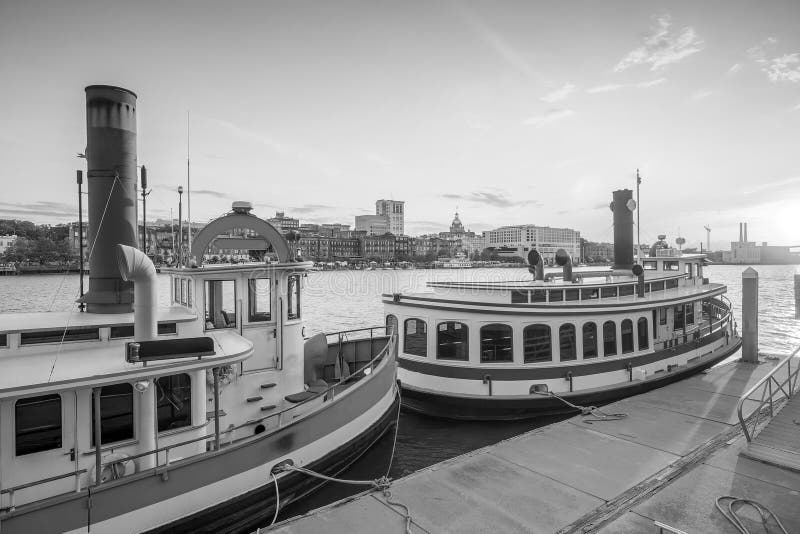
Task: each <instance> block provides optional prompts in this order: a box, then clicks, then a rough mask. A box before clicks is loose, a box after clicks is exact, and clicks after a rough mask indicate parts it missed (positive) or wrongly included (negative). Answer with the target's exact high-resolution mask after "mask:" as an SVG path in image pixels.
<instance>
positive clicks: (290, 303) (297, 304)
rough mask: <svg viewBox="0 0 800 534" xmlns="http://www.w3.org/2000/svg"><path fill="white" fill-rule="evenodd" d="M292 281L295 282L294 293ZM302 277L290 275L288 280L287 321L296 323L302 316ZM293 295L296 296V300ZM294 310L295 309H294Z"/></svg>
mask: <svg viewBox="0 0 800 534" xmlns="http://www.w3.org/2000/svg"><path fill="white" fill-rule="evenodd" d="M292 280H294V281H295V285H294V291H293V290H292ZM301 281H302V276H301V275H299V274H290V275H289V276H288V277H287V278H286V320H287V321H296V320H299V319H300V318H301V317H302V315H303V312H302V306H301V302H302V301H301V288H302V284H301ZM292 294H294V300H292ZM292 308H294V309H292Z"/></svg>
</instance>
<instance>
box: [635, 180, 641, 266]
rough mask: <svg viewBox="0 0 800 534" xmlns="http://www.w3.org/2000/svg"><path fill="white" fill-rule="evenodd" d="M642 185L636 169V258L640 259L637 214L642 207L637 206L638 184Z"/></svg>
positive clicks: (639, 228)
mask: <svg viewBox="0 0 800 534" xmlns="http://www.w3.org/2000/svg"><path fill="white" fill-rule="evenodd" d="M641 183H642V177H641V176H639V169H636V258H637V259H640V258H641V256H642V240H641V239H640V230H641V227H640V226H639V214H640V213H641V211H642V206H641V205H640V204H639V184H641Z"/></svg>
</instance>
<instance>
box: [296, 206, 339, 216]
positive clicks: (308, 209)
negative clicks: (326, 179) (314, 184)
mask: <svg viewBox="0 0 800 534" xmlns="http://www.w3.org/2000/svg"><path fill="white" fill-rule="evenodd" d="M332 209H335V208H334V206H328V205H326V204H304V205H303V206H295V207H292V208H291V210H292V211H293V212H294V213H301V214H305V213H314V212H315V211H325V210H332Z"/></svg>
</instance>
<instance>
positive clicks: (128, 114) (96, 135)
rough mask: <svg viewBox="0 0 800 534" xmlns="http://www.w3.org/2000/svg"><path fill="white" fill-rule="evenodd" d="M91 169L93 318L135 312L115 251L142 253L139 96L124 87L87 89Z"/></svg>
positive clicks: (90, 307)
mask: <svg viewBox="0 0 800 534" xmlns="http://www.w3.org/2000/svg"><path fill="white" fill-rule="evenodd" d="M86 163H87V166H88V173H87V177H88V180H87V181H88V184H89V229H88V236H87V237H88V243H89V291H88V292H87V293H86V295H84V297H83V302H85V303H86V304H87V305H88V309H87V311H89V312H90V313H128V312H130V311H132V310H133V285H132V284H131V282H126V281H125V280H124V279H123V278H122V277H121V276H120V272H119V270H118V268H117V261H116V254H115V253H114V250H113V247H115V246H116V245H118V244H121V245H128V246H131V247H137V241H138V239H137V228H136V95H135V94H134V93H133V92H131V91H129V90H127V89H123V88H121V87H113V86H110V85H90V86H89V87H87V88H86Z"/></svg>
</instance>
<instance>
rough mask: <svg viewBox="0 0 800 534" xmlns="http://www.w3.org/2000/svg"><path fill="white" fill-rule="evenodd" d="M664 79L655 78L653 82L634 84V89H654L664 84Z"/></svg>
mask: <svg viewBox="0 0 800 534" xmlns="http://www.w3.org/2000/svg"><path fill="white" fill-rule="evenodd" d="M666 81H667V79H666V78H656V79H655V80H650V81H647V82H639V83H637V84H636V87H639V88H642V89H646V88H648V87H655V86H656V85H661V84H662V83H664V82H666Z"/></svg>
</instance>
